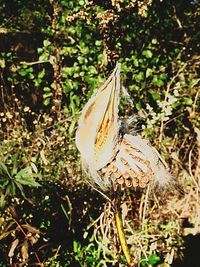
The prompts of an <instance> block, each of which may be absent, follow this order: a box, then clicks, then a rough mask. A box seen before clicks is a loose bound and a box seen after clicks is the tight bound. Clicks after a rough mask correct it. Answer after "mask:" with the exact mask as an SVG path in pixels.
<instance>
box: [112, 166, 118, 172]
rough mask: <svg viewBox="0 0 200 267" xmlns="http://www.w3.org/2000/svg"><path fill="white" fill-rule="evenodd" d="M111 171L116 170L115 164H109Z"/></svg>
mask: <svg viewBox="0 0 200 267" xmlns="http://www.w3.org/2000/svg"><path fill="white" fill-rule="evenodd" d="M111 171H112V172H116V171H117V166H116V165H115V164H112V165H111Z"/></svg>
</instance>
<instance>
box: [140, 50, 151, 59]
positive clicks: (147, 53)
mask: <svg viewBox="0 0 200 267" xmlns="http://www.w3.org/2000/svg"><path fill="white" fill-rule="evenodd" d="M142 55H143V56H145V57H146V58H152V56H153V53H152V52H151V50H144V51H143V52H142Z"/></svg>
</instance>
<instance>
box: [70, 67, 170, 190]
mask: <svg viewBox="0 0 200 267" xmlns="http://www.w3.org/2000/svg"><path fill="white" fill-rule="evenodd" d="M120 89H121V85H120V64H119V63H118V64H117V65H116V67H115V69H114V70H113V72H112V74H111V75H110V76H109V77H108V79H107V80H106V82H105V83H104V84H103V85H102V86H101V87H100V88H99V89H97V90H95V91H94V93H93V95H92V97H91V98H90V99H89V101H88V102H87V103H86V105H85V107H84V108H83V110H82V112H81V116H80V118H79V121H78V128H77V131H76V137H75V141H76V146H77V148H78V150H79V152H80V154H81V158H82V162H83V168H84V170H85V171H86V173H87V174H88V176H89V177H90V180H91V181H94V183H95V184H97V185H98V186H99V187H100V188H101V189H102V190H103V191H106V190H108V189H109V188H111V186H112V185H120V186H126V187H141V188H144V187H146V186H147V185H148V184H149V182H150V181H152V180H153V179H154V180H157V181H159V182H161V183H165V182H166V181H168V180H169V179H170V175H169V173H168V171H167V169H166V168H165V166H164V164H163V163H162V162H161V160H160V155H159V154H158V152H157V151H156V150H155V149H154V148H153V147H152V146H151V144H150V143H149V142H148V141H147V140H145V139H143V138H142V137H141V136H140V135H133V134H127V133H123V130H122V126H121V121H120V119H119V115H118V111H119V110H118V109H119V101H120Z"/></svg>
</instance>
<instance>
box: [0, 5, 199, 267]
mask: <svg viewBox="0 0 200 267" xmlns="http://www.w3.org/2000/svg"><path fill="white" fill-rule="evenodd" d="M0 2H1V4H0V13H1V21H0V81H1V85H0V86H1V87H0V94H1V96H0V140H1V143H0V205H1V212H0V255H1V258H0V265H1V266H126V263H125V259H124V257H123V255H122V254H121V250H120V247H119V245H118V241H117V237H116V230H115V227H114V222H113V213H112V211H111V207H110V205H109V204H108V203H106V200H105V199H104V198H103V197H102V196H101V195H100V194H99V193H98V192H96V191H94V190H93V189H91V188H90V186H88V185H87V183H85V182H84V180H83V178H82V176H81V172H80V163H79V155H78V153H77V150H76V148H75V144H74V133H75V130H76V122H77V119H78V116H79V111H80V110H81V108H82V106H83V105H84V104H85V103H86V101H87V99H88V98H89V97H90V96H91V94H92V92H93V90H94V89H95V88H96V87H98V86H100V85H101V83H102V82H103V81H104V80H105V79H106V77H107V76H108V74H109V73H110V72H111V70H112V68H113V67H114V66H115V64H116V62H120V63H121V65H122V83H123V85H124V87H125V88H126V90H127V91H128V93H129V94H130V99H129V100H127V99H125V98H123V96H122V103H121V109H120V113H121V116H122V117H124V118H126V117H128V116H130V115H132V114H137V113H139V115H140V116H142V118H143V120H144V122H142V129H143V130H142V135H143V136H145V137H146V138H148V139H150V140H151V142H152V144H153V145H155V146H156V147H157V149H158V150H159V151H160V153H161V154H162V157H163V158H164V159H165V160H166V161H167V163H168V165H169V166H170V169H171V171H172V173H173V176H174V178H175V181H176V183H172V184H171V185H169V186H168V187H167V188H166V189H165V190H163V189H161V190H159V189H158V188H155V187H153V186H152V188H151V190H150V191H151V194H150V196H149V197H148V192H138V191H137V192H135V191H133V190H132V191H129V192H125V194H124V195H123V196H122V198H123V204H122V214H123V220H124V227H125V231H126V236H127V240H128V244H129V246H130V250H131V254H132V255H133V258H134V262H135V264H136V265H137V266H141V267H145V266H163V267H164V266H165V267H166V266H187V267H188V266H196V267H198V266H200V260H199V255H198V248H199V245H200V236H199V233H200V214H199V211H200V203H199V190H200V178H199V174H200V130H199V126H200V120H199V77H198V70H199V59H200V57H199V44H200V40H199V31H198V30H199V24H198V23H199V20H198V17H199V13H200V7H199V4H198V1H195V0H194V1H189V0H178V1H172V0H163V1H160V0H152V1H151V0H148V1H139V0H110V1H109V0H106V1H98V0H93V1H88V0H61V1H56V0H49V1H48V0H43V1H40V0H35V1H30V0H26V1H24V0H13V1H10V0H7V1H2V0H1V1H0ZM130 101H131V102H132V104H131V105H130ZM178 187H181V188H182V189H181V191H182V192H181V193H180V190H178V189H177V188H178ZM159 191H162V193H160V192H159Z"/></svg>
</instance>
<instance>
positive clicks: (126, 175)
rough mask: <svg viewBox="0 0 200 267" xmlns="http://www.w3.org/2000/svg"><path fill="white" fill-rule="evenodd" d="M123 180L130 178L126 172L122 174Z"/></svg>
mask: <svg viewBox="0 0 200 267" xmlns="http://www.w3.org/2000/svg"><path fill="white" fill-rule="evenodd" d="M123 176H124V178H125V179H128V178H129V177H130V175H129V173H128V172H127V171H126V172H125V173H124V174H123Z"/></svg>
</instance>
